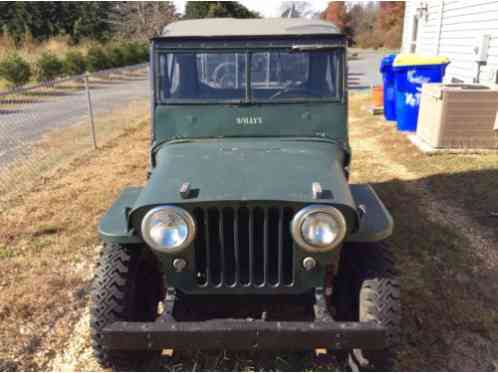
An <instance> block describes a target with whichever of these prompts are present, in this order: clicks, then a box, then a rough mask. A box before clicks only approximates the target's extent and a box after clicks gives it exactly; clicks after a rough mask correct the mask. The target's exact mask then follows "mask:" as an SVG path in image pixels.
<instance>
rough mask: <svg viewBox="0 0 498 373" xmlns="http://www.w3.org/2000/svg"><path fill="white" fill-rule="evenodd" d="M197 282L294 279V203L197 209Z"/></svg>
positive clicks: (270, 283) (283, 282) (260, 283)
mask: <svg viewBox="0 0 498 373" xmlns="http://www.w3.org/2000/svg"><path fill="white" fill-rule="evenodd" d="M193 215H194V218H195V219H196V221H197V224H198V234H197V236H196V239H195V242H194V247H193V249H194V254H195V257H194V266H195V280H196V283H197V285H198V286H200V287H240V286H244V287H248V286H249V287H279V286H292V285H293V283H294V248H293V241H292V238H291V235H290V222H291V219H292V217H293V215H294V210H293V209H292V208H289V207H267V206H265V207H260V206H251V207H245V206H244V207H210V208H196V209H195V210H194V211H193Z"/></svg>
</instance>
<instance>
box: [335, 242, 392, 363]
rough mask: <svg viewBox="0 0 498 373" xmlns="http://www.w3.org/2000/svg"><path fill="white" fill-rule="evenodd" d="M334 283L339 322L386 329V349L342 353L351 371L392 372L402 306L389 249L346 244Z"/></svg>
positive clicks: (383, 244) (382, 244)
mask: <svg viewBox="0 0 498 373" xmlns="http://www.w3.org/2000/svg"><path fill="white" fill-rule="evenodd" d="M336 284H337V285H336V294H335V299H334V304H335V308H336V311H337V319H338V320H341V321H361V322H366V321H374V322H376V323H379V324H381V325H384V326H385V327H386V328H387V341H386V348H384V349H382V350H361V349H354V350H350V351H344V352H343V353H342V356H341V357H342V359H343V360H344V362H345V363H346V364H347V365H348V366H349V368H350V369H351V370H353V371H362V370H368V371H386V370H392V369H393V366H394V352H395V350H396V347H397V345H398V344H399V333H400V318H401V306H400V293H399V280H398V277H397V273H396V271H395V268H394V260H393V258H392V256H391V255H390V251H389V248H388V246H387V245H386V244H385V243H380V242H379V243H364V244H348V245H346V246H345V247H344V248H343V252H342V255H341V263H340V268H339V272H338V276H337V278H336Z"/></svg>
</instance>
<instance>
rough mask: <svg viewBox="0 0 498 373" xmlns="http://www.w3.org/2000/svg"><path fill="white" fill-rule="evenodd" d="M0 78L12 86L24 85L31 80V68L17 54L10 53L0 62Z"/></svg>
mask: <svg viewBox="0 0 498 373" xmlns="http://www.w3.org/2000/svg"><path fill="white" fill-rule="evenodd" d="M0 78H3V79H5V80H6V81H7V82H9V84H11V85H13V86H19V85H24V84H26V83H28V82H29V80H30V79H31V67H30V66H29V64H28V63H27V62H26V61H25V60H24V59H23V58H22V57H21V56H19V55H18V54H17V53H12V54H10V55H8V56H7V57H6V58H5V59H3V60H2V61H0Z"/></svg>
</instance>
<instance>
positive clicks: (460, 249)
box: [374, 170, 498, 370]
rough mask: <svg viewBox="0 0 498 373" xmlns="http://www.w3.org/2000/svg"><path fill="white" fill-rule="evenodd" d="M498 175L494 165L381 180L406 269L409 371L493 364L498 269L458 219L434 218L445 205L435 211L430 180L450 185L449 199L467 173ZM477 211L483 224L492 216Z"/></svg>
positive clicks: (404, 363)
mask: <svg viewBox="0 0 498 373" xmlns="http://www.w3.org/2000/svg"><path fill="white" fill-rule="evenodd" d="M495 177H496V171H495V170H489V171H475V172H468V173H464V174H439V175H434V176H430V177H426V178H422V179H419V180H414V181H410V182H406V181H400V180H391V181H389V182H385V183H380V184H375V185H374V188H375V190H376V191H377V192H378V194H379V196H380V197H381V199H382V200H383V201H384V203H385V204H386V207H387V208H388V209H389V211H390V212H391V214H392V215H393V217H394V220H395V231H394V234H393V236H392V237H391V238H390V239H389V241H390V242H391V243H392V246H393V249H394V253H395V256H396V259H397V263H398V267H399V270H400V273H401V300H402V310H403V321H402V331H403V336H402V341H403V345H402V347H401V351H400V355H399V367H398V368H399V369H401V370H448V369H449V370H490V369H493V364H494V358H496V356H497V355H493V351H492V347H491V346H496V343H497V342H498V299H497V297H496V294H498V287H497V284H498V269H497V267H496V266H494V267H493V266H492V265H491V266H490V263H488V262H487V261H486V260H485V259H483V258H482V257H480V256H479V255H477V254H478V253H476V252H474V250H475V248H476V247H479V244H480V243H479V242H470V241H469V240H468V238H467V237H466V236H464V235H463V234H462V233H461V232H460V231H458V226H451V225H450V224H451V223H454V222H452V221H448V222H447V223H449V224H447V223H445V222H440V221H438V220H437V218H435V217H434V213H436V214H437V213H438V211H433V210H432V211H431V206H430V204H428V203H427V200H426V196H427V189H423V187H424V186H425V187H427V186H430V185H438V186H439V187H440V188H444V186H448V190H447V193H449V195H447V196H446V198H447V199H448V203H451V202H454V201H452V198H459V197H460V196H459V195H452V193H451V192H452V191H455V186H458V185H462V184H459V182H460V181H461V180H462V179H464V180H467V179H468V180H474V181H476V182H477V181H478V180H490V178H495ZM495 190H496V193H495V195H494V201H495V202H494V203H495V204H496V203H497V202H496V201H498V195H497V194H498V189H495ZM431 192H432V191H431ZM460 192H461V193H463V192H464V191H460ZM436 196H438V194H437V193H436ZM440 202H442V201H440ZM442 203H444V202H442ZM468 203H471V201H468ZM466 207H467V209H466V212H470V211H472V210H473V206H472V205H467V206H466ZM469 215H471V214H469ZM473 218H476V220H475V222H476V223H477V224H483V222H484V221H485V220H486V219H487V218H486V217H485V213H483V214H482V216H480V219H479V217H476V216H474V217H473ZM494 221H495V224H496V219H495V220H494ZM487 223H488V224H492V221H491V220H489V221H488V222H487ZM495 227H496V225H495ZM494 232H495V233H496V230H495V231H494ZM495 240H496V236H495ZM495 242H496V241H495ZM490 249H491V248H487V250H490ZM478 250H479V248H478ZM482 250H486V248H482ZM476 338H478V339H480V340H481V341H482V349H483V351H479V350H478V349H479V347H478V346H468V342H469V339H476ZM486 349H488V350H486ZM494 353H495V354H498V351H495V352H494ZM486 354H487V356H486Z"/></svg>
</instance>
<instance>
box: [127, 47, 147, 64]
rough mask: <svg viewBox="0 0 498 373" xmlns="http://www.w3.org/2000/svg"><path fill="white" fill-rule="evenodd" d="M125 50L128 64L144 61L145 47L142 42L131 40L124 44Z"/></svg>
mask: <svg viewBox="0 0 498 373" xmlns="http://www.w3.org/2000/svg"><path fill="white" fill-rule="evenodd" d="M123 48H124V49H123V50H124V52H125V60H126V64H127V65H136V64H138V63H142V62H144V61H143V48H142V47H141V45H140V43H137V42H131V43H126V44H124V45H123Z"/></svg>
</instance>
